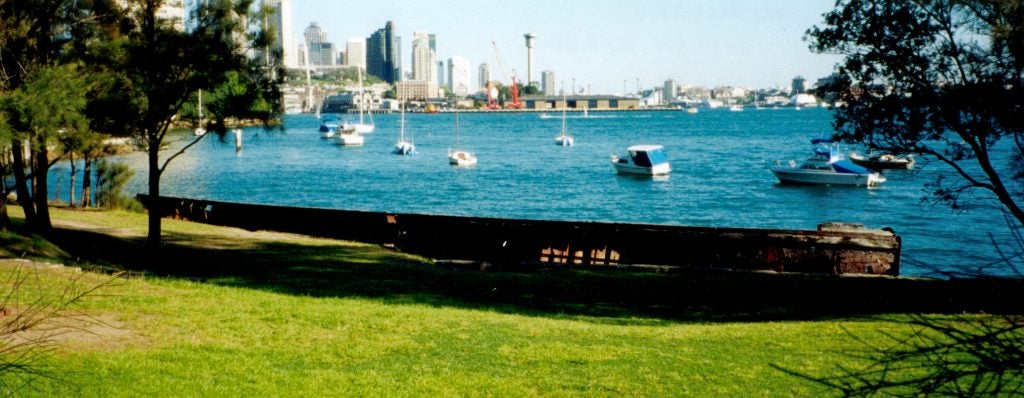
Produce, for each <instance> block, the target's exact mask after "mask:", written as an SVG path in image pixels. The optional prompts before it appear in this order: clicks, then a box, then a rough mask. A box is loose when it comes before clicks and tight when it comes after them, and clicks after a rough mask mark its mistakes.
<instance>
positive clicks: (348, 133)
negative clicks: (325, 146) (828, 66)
mask: <svg viewBox="0 0 1024 398" xmlns="http://www.w3.org/2000/svg"><path fill="white" fill-rule="evenodd" d="M333 138H334V143H335V144H338V145H341V146H363V142H364V141H366V138H364V137H363V136H361V135H359V132H358V131H356V130H354V129H350V130H341V131H338V133H337V134H335V135H334V137H333Z"/></svg>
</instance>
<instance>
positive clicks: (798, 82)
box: [789, 76, 807, 95]
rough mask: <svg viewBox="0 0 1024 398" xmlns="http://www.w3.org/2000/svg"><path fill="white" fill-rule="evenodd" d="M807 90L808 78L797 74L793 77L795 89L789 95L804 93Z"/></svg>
mask: <svg viewBox="0 0 1024 398" xmlns="http://www.w3.org/2000/svg"><path fill="white" fill-rule="evenodd" d="M804 91H807V79H804V77H803V76H797V77H794V78H793V89H792V91H790V92H789V95H797V94H803V93H804Z"/></svg>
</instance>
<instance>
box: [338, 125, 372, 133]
mask: <svg viewBox="0 0 1024 398" xmlns="http://www.w3.org/2000/svg"><path fill="white" fill-rule="evenodd" d="M374 127H375V126H374V125H372V124H365V123H345V124H342V125H341V129H342V130H354V131H355V132H357V133H359V134H369V133H372V132H373V129H374Z"/></svg>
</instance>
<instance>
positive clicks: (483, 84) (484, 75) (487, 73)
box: [477, 62, 491, 90]
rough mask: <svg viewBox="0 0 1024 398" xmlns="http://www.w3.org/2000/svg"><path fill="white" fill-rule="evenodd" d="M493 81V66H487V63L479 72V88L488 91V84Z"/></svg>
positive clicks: (481, 65) (482, 65) (483, 64)
mask: <svg viewBox="0 0 1024 398" xmlns="http://www.w3.org/2000/svg"><path fill="white" fill-rule="evenodd" d="M490 81H491V66H490V65H487V63H486V62H484V63H482V64H480V68H479V69H478V70H477V84H478V85H479V87H477V88H478V89H480V90H486V89H487V83H488V82H490Z"/></svg>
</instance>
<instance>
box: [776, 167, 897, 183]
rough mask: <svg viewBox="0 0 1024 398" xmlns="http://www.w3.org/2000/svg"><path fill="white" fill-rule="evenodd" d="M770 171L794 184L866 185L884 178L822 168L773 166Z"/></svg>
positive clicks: (782, 179) (783, 181) (880, 181)
mask: <svg viewBox="0 0 1024 398" xmlns="http://www.w3.org/2000/svg"><path fill="white" fill-rule="evenodd" d="M771 171H772V173H774V174H775V177H777V178H778V179H779V182H781V183H783V184H795V185H854V186H857V185H867V186H874V185H877V184H880V183H882V182H885V178H884V177H882V176H880V175H878V174H875V173H872V174H856V173H836V172H834V171H824V170H804V169H797V168H793V167H773V168H771Z"/></svg>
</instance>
